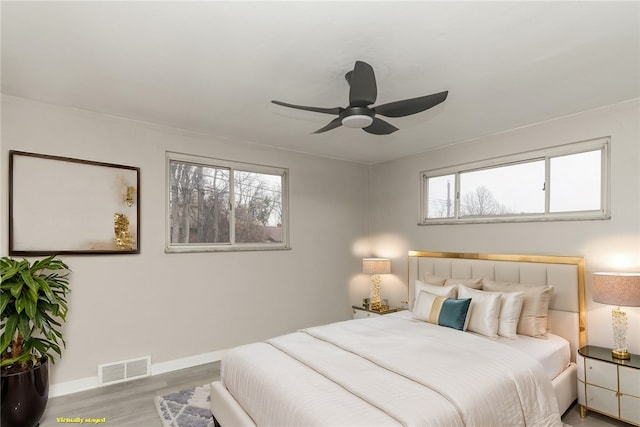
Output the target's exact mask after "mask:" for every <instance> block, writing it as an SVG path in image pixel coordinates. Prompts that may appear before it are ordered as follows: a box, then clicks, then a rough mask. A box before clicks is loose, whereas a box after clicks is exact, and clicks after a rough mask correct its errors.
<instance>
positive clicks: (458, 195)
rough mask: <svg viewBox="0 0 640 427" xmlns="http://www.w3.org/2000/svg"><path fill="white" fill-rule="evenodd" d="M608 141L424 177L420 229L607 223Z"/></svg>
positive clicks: (494, 161) (498, 160) (429, 173)
mask: <svg viewBox="0 0 640 427" xmlns="http://www.w3.org/2000/svg"><path fill="white" fill-rule="evenodd" d="M608 146H609V140H608V138H602V139H597V140H591V141H584V142H579V143H575V144H568V145H564V146H558V147H553V148H550V149H547V150H544V151H536V152H529V153H522V154H519V155H514V156H509V157H504V158H500V159H492V160H489V161H484V162H477V163H473V164H466V165H461V166H457V167H453V168H445V169H439V170H435V171H426V172H422V174H421V176H422V187H421V188H422V189H421V192H422V198H423V203H422V210H421V221H420V224H450V223H465V222H512V221H548V220H559V219H573V220H578V219H607V218H609V217H610V214H609V207H608V204H609V203H608V193H607V186H606V183H607V162H608V160H607V159H608V154H607V153H608Z"/></svg>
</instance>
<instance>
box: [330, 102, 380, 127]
mask: <svg viewBox="0 0 640 427" xmlns="http://www.w3.org/2000/svg"><path fill="white" fill-rule="evenodd" d="M373 115H374V112H373V111H372V110H371V109H369V108H367V107H348V108H345V109H344V111H342V112H341V113H340V114H339V117H340V120H341V122H342V125H343V126H346V127H348V128H365V127H367V126H370V125H371V123H373Z"/></svg>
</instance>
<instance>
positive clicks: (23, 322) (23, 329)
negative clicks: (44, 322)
mask: <svg viewBox="0 0 640 427" xmlns="http://www.w3.org/2000/svg"><path fill="white" fill-rule="evenodd" d="M30 323H31V322H29V318H28V317H27V316H22V315H21V316H19V317H18V331H20V334H21V335H22V338H23V339H25V340H28V339H29V338H31V325H30Z"/></svg>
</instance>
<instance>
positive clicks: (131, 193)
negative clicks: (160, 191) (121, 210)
mask: <svg viewBox="0 0 640 427" xmlns="http://www.w3.org/2000/svg"><path fill="white" fill-rule="evenodd" d="M135 196H136V189H135V187H131V186H128V187H127V194H126V195H125V199H124V201H125V203H126V204H127V206H129V207H131V206H133V203H134V202H135Z"/></svg>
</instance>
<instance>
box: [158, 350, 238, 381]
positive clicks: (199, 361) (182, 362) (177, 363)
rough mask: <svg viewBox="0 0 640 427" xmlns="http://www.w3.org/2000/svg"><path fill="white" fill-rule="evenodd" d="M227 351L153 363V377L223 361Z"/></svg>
mask: <svg viewBox="0 0 640 427" xmlns="http://www.w3.org/2000/svg"><path fill="white" fill-rule="evenodd" d="M225 351H226V350H220V351H212V352H211V353H203V354H196V355H195V356H188V357H182V358H180V359H175V360H169V361H168V362H160V363H152V364H151V375H158V374H164V373H167V372H173V371H177V370H179V369H185V368H191V367H192V366H198V365H204V364H205V363H211V362H217V361H218V360H221V359H222V355H223V354H224V353H225Z"/></svg>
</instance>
